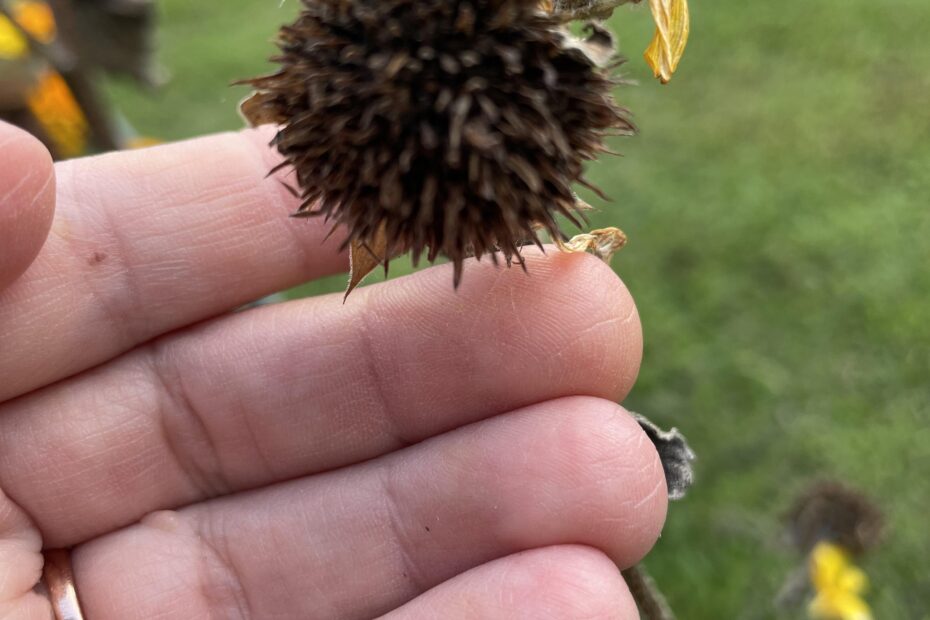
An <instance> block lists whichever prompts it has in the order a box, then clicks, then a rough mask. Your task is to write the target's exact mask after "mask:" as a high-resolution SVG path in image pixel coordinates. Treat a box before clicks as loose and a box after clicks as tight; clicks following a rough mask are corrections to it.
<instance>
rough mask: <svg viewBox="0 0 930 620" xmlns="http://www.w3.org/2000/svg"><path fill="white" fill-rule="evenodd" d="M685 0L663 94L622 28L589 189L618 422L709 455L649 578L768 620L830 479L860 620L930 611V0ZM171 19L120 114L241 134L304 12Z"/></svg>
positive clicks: (726, 614) (253, 8) (637, 22)
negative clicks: (849, 550) (631, 118)
mask: <svg viewBox="0 0 930 620" xmlns="http://www.w3.org/2000/svg"><path fill="white" fill-rule="evenodd" d="M693 4H694V6H693V7H692V13H693V28H692V39H691V42H690V45H689V49H688V52H687V53H686V55H685V58H684V60H683V62H682V64H681V66H680V68H679V74H678V75H677V76H676V78H675V79H674V80H673V82H672V83H671V84H670V85H668V86H661V85H659V84H657V83H656V82H654V81H653V80H652V79H651V76H650V75H649V73H648V69H647V68H646V67H645V65H644V63H643V61H642V59H641V56H640V54H641V50H643V49H644V48H645V46H646V44H647V42H648V39H649V37H650V35H651V25H650V20H649V14H648V10H647V9H645V7H638V8H634V9H622V10H620V11H619V12H618V15H617V16H616V17H615V19H614V24H615V26H616V27H617V30H618V32H619V33H620V35H621V43H622V47H623V49H624V50H625V52H626V53H627V54H628V55H629V56H630V58H631V61H630V63H629V64H628V65H627V67H626V71H627V72H628V74H629V77H631V78H634V79H636V80H638V81H639V82H640V85H639V86H637V87H626V88H624V89H622V91H621V94H620V97H621V99H622V100H623V102H624V103H625V104H627V105H628V106H629V107H630V108H631V109H632V110H633V111H634V112H635V114H636V118H637V122H638V124H639V126H640V128H641V133H640V135H639V136H637V137H635V138H632V139H626V140H622V141H618V143H617V144H616V145H615V146H616V147H617V148H619V149H620V150H622V151H623V152H624V153H625V155H626V157H624V158H622V159H610V160H605V161H603V162H601V163H599V164H598V165H596V166H595V167H594V169H593V170H592V172H591V175H590V176H591V177H592V178H593V179H594V180H595V181H597V182H599V183H600V184H601V185H602V186H603V187H604V188H605V189H606V190H607V191H608V193H609V194H610V195H611V196H612V198H613V200H612V201H611V202H609V203H604V202H597V203H595V204H596V205H597V206H598V207H599V208H600V209H601V210H600V212H599V213H597V214H596V215H595V217H594V221H593V224H595V225H618V226H621V227H622V228H624V230H626V232H627V233H628V234H629V236H630V239H631V242H630V245H629V247H628V248H627V249H625V250H624V251H623V252H622V253H621V254H620V255H619V256H618V257H617V258H616V259H615V265H616V269H617V271H618V273H619V274H620V275H621V276H622V277H623V278H624V280H625V281H626V283H627V284H628V286H629V287H630V288H631V289H632V291H633V293H634V295H635V296H636V298H637V300H638V304H639V308H640V312H641V315H642V317H643V322H644V329H645V337H646V351H645V360H644V364H643V370H642V374H641V377H640V381H639V384H638V385H637V387H636V389H635V391H634V392H633V394H632V396H631V397H630V399H629V400H628V402H627V405H628V406H629V407H630V408H632V409H635V410H640V411H643V412H646V413H648V414H650V415H652V416H653V417H655V418H656V419H657V420H658V421H660V422H663V423H666V424H674V425H677V426H679V427H681V428H682V429H683V430H684V431H685V432H686V433H687V434H688V436H689V437H690V438H691V440H692V441H693V444H694V446H695V448H696V449H697V451H698V452H699V455H700V461H699V463H698V475H699V483H698V486H697V487H696V488H695V489H694V491H693V494H692V496H691V497H689V498H688V499H687V500H685V501H684V502H682V503H680V504H677V505H674V506H673V507H672V510H671V513H670V516H669V520H668V526H667V529H666V532H665V534H664V536H663V538H662V540H661V541H660V543H659V545H658V546H657V548H656V550H655V551H654V553H653V554H652V555H651V556H650V558H649V560H648V562H647V563H648V565H649V567H650V568H651V569H652V570H653V572H654V573H655V575H656V577H657V578H658V580H659V581H660V582H661V583H662V585H663V586H664V588H665V589H666V590H667V593H668V595H669V598H670V599H671V602H672V604H673V606H674V607H675V608H676V609H677V610H678V612H679V615H680V617H681V618H682V619H689V618H747V619H749V618H769V617H775V615H774V613H773V611H772V608H771V602H770V601H771V599H772V597H773V595H774V593H775V591H776V590H777V588H778V586H779V585H780V583H781V580H782V578H783V577H784V575H785V574H786V572H787V571H788V570H789V569H790V567H791V566H792V565H793V564H794V563H796V562H797V558H795V557H794V556H793V555H792V553H791V552H790V550H789V549H787V548H786V547H784V545H783V544H782V542H781V539H780V537H779V534H780V526H779V521H778V519H779V515H780V514H781V513H782V511H783V510H784V509H785V508H786V506H787V505H788V504H789V503H790V501H791V499H792V498H793V497H794V496H795V495H796V494H797V493H798V492H799V490H801V489H802V488H803V487H804V486H805V485H806V484H808V483H809V482H810V481H811V480H814V479H818V478H821V477H828V476H831V477H838V478H842V479H843V480H846V481H848V482H849V483H851V484H853V485H856V486H858V487H860V488H862V489H863V490H865V491H866V492H867V493H869V494H870V495H872V496H874V497H875V498H876V499H877V500H878V502H879V503H880V504H881V505H882V506H883V508H884V509H885V510H886V511H887V514H888V518H889V521H890V525H891V528H890V532H889V537H888V540H887V543H886V544H884V545H883V546H882V547H881V548H880V549H879V550H878V551H877V552H875V553H873V554H872V555H870V556H868V557H867V558H866V560H865V568H866V570H867V572H868V573H869V575H870V577H871V579H872V582H873V590H872V593H871V594H870V601H871V602H872V603H873V605H874V608H875V611H876V617H878V618H881V619H886V620H890V619H895V620H897V619H909V618H918V619H919V618H930V615H928V611H927V610H930V536H928V527H927V525H926V519H927V512H928V510H930V477H928V472H930V411H928V408H930V320H928V318H930V315H928V309H930V269H928V268H930V209H928V205H930V45H928V44H927V35H926V25H927V24H930V3H928V2H927V1H926V0H888V1H887V2H875V1H874V0H821V1H820V2H816V3H814V2H805V3H800V2H797V3H791V2H766V3H760V2H754V3H748V2H741V1H736V0H717V1H715V2H701V1H700V0H698V1H696V2H694V3H693ZM161 6H162V7H163V13H164V29H163V33H162V41H163V48H164V51H163V54H162V58H163V60H164V62H165V63H166V64H167V65H168V66H169V67H170V68H171V70H172V71H173V73H174V81H173V82H172V84H171V85H170V86H169V87H168V88H167V89H165V91H164V92H163V93H161V94H160V95H158V96H156V97H154V98H151V97H149V96H147V95H143V94H138V93H135V92H133V91H132V90H131V89H129V88H126V87H124V86H115V87H114V88H113V89H112V92H113V94H114V95H115V97H116V98H117V100H118V101H119V102H120V104H121V107H122V108H123V110H124V112H125V113H126V114H127V116H129V118H130V119H131V121H132V122H133V123H134V124H135V125H136V126H137V127H138V128H140V129H141V130H143V131H144V132H146V133H148V134H151V135H155V136H159V137H163V138H180V137H185V136H192V135H196V134H200V133H205V132H210V131H216V130H220V129H227V128H235V127H238V126H240V125H241V122H240V121H239V120H238V117H237V116H236V113H235V104H236V102H237V100H238V99H239V98H241V97H242V96H243V95H244V93H245V91H244V90H242V89H238V90H237V89H231V88H228V87H227V85H228V83H229V82H230V81H232V80H233V79H236V78H239V77H243V76H251V75H254V74H257V73H260V72H262V71H264V70H265V69H266V68H267V66H268V65H266V64H265V63H264V61H263V59H264V58H265V57H267V56H268V55H269V54H270V53H271V51H272V48H271V46H270V45H269V44H268V41H269V40H270V38H271V37H272V35H273V32H274V29H275V27H276V25H277V24H279V23H280V22H282V21H284V20H285V19H287V18H288V17H289V16H290V15H291V13H292V12H293V9H294V2H289V3H288V4H287V5H285V7H284V8H279V7H278V3H277V1H276V0H266V1H264V2H262V1H259V0H251V1H249V0H224V1H223V2H219V1H213V2H208V1H206V0H200V1H199V2H187V1H186V0H164V1H163V2H162V3H161ZM392 269H393V267H392ZM401 270H403V267H402V268H401ZM397 271H400V270H397ZM395 273H396V271H395ZM342 284H343V280H342V278H341V277H340V278H334V279H329V280H327V281H325V282H324V283H323V284H318V285H314V286H312V287H310V288H309V289H307V290H310V291H314V292H319V291H323V290H337V289H340V288H341V287H342Z"/></svg>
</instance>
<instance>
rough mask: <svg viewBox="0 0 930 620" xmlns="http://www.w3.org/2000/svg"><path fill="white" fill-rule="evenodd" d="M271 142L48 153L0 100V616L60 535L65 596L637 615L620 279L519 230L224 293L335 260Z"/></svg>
mask: <svg viewBox="0 0 930 620" xmlns="http://www.w3.org/2000/svg"><path fill="white" fill-rule="evenodd" d="M268 138H269V136H268V134H267V133H265V132H261V131H247V132H243V133H238V134H226V135H219V136H213V137H208V138H203V139H198V140H194V141H190V142H185V143H179V144H174V145H168V146H164V147H158V148H154V149H148V150H143V151H136V152H128V153H118V154H110V155H105V156H102V157H96V158H88V159H81V160H75V161H70V162H66V163H62V164H59V165H57V166H56V167H55V170H54V174H53V169H52V165H51V163H50V162H49V160H48V156H47V154H46V153H44V151H43V150H42V147H41V146H39V145H38V143H37V142H36V141H34V140H33V139H31V138H30V137H28V136H26V135H25V134H23V133H21V132H19V131H18V130H14V129H13V128H11V127H9V126H6V125H0V287H3V288H2V290H0V618H4V619H6V618H9V619H16V620H33V619H41V620H48V618H50V607H49V602H48V600H47V599H46V598H44V597H43V596H41V595H39V594H37V593H35V592H34V591H33V588H34V587H35V586H36V584H37V583H38V582H39V581H40V577H41V574H42V563H43V560H42V554H41V551H42V549H54V548H73V551H72V555H71V557H72V561H73V569H74V577H75V581H76V584H77V592H78V595H79V597H80V600H81V605H82V608H83V611H84V615H85V617H86V618H87V620H109V619H118V620H134V619H145V620H149V619H152V618H194V619H199V618H208V617H210V618H212V617H216V618H317V617H319V618H368V617H373V616H377V615H379V614H388V617H392V618H443V619H455V618H518V617H523V618H534V619H535V618H589V617H590V618H595V617H596V618H635V617H637V615H636V609H635V605H634V603H633V602H632V599H631V597H630V594H629V591H628V590H627V588H626V586H625V585H624V583H623V581H622V578H621V576H620V572H619V571H618V570H617V568H616V566H615V564H616V565H619V566H621V567H625V566H629V565H631V564H633V563H635V562H636V561H637V560H639V559H640V558H641V557H642V556H643V555H644V554H645V553H646V552H647V551H648V550H649V548H650V547H651V546H652V544H653V543H654V541H655V539H656V537H657V536H658V534H659V531H660V529H661V526H662V523H663V519H664V516H665V510H666V489H665V480H664V477H663V474H662V467H661V464H660V462H659V460H658V457H657V455H656V453H655V450H654V448H653V446H652V445H651V443H650V442H649V441H648V439H647V438H646V437H645V435H644V434H643V432H642V431H641V430H640V427H639V426H638V424H637V423H636V422H635V421H634V420H633V419H632V418H630V417H629V416H628V415H627V414H626V413H625V412H624V411H623V409H621V408H620V407H619V406H618V405H616V404H614V403H615V402H616V401H617V400H619V399H622V398H623V397H624V396H625V395H626V393H627V392H628V391H629V389H630V388H631V387H632V384H633V382H634V380H635V377H636V374H637V370H638V367H639V362H640V356H641V348H642V345H641V333H640V325H639V319H638V316H637V313H636V309H635V306H634V304H633V301H632V299H631V298H630V296H629V294H628V293H627V291H626V289H625V288H624V287H623V285H622V284H621V283H620V281H619V280H618V279H617V277H616V276H615V275H614V274H613V272H612V271H610V269H609V268H607V267H605V266H604V265H603V264H602V263H601V262H600V261H598V260H597V259H595V258H593V257H590V256H587V255H567V254H562V253H558V252H550V253H549V254H548V255H546V256H543V255H541V254H539V253H535V252H533V251H529V250H528V251H527V252H526V258H527V262H528V269H529V274H528V275H527V274H524V273H523V272H522V271H521V270H519V269H503V268H501V269H496V268H495V267H493V266H492V265H490V264H487V263H488V261H485V262H484V263H480V264H479V263H471V264H468V265H467V266H466V269H465V277H464V280H463V283H462V286H461V287H460V288H459V290H458V291H454V290H453V289H452V285H451V282H452V274H451V272H450V266H448V265H442V266H437V267H433V268H430V269H426V270H423V271H420V272H419V273H416V274H415V275H412V276H409V277H405V278H397V279H394V280H392V281H390V282H388V283H385V284H378V285H373V286H369V287H365V288H362V289H360V290H358V291H356V292H355V293H353V295H352V296H351V297H350V299H349V300H348V303H347V304H346V305H343V304H342V296H341V295H332V296H327V297H320V298H313V299H305V300H301V301H293V302H288V303H283V304H278V305H273V306H265V307H261V308H257V309H251V310H247V311H243V312H234V311H233V310H234V309H235V308H237V307H239V306H241V305H242V304H244V303H246V302H249V301H251V300H254V299H258V298H260V297H262V296H265V295H267V294H269V293H272V292H274V291H278V290H282V289H285V288H288V287H291V286H293V285H296V284H298V283H300V282H302V281H305V280H307V279H313V278H318V277H320V276H323V275H326V274H331V273H336V272H339V271H343V270H345V269H346V259H345V256H344V255H341V254H340V253H339V252H338V251H337V248H338V245H339V242H338V241H336V240H330V241H328V242H326V243H322V239H323V237H324V236H325V233H326V232H327V230H326V228H325V227H324V226H323V224H322V223H321V222H318V221H316V220H294V219H289V218H288V217H287V214H288V213H289V212H290V211H292V210H293V209H294V208H295V201H294V199H293V198H292V197H290V195H289V194H288V193H287V192H286V191H285V190H284V188H282V187H281V186H280V184H279V183H277V182H276V181H275V180H274V179H266V178H265V175H266V172H267V170H269V169H270V168H271V167H272V166H273V165H274V163H275V155H274V153H273V152H272V151H271V150H270V149H268V148H267V146H266V144H267V141H268ZM55 177H57V186H58V187H57V200H56V196H55V194H56V192H55V190H54V185H55V180H54V178H55ZM56 202H57V208H56V206H55V203H56ZM53 210H54V211H55V215H54V222H52V212H53ZM50 225H51V232H50V234H47V233H48V230H49V226H50ZM33 259H34V260H33ZM23 272H24V273H23Z"/></svg>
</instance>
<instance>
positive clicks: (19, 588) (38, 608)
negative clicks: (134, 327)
mask: <svg viewBox="0 0 930 620" xmlns="http://www.w3.org/2000/svg"><path fill="white" fill-rule="evenodd" d="M41 550H42V539H41V538H39V532H38V531H37V530H36V529H35V528H34V527H32V524H31V523H30V522H29V519H28V518H27V517H26V515H25V514H24V513H23V511H22V510H20V509H19V508H18V507H17V506H16V505H15V504H13V502H11V501H10V499H9V498H8V497H7V496H6V495H4V493H3V490H2V489H0V618H15V619H16V620H48V618H49V617H51V608H50V607H49V604H48V601H46V600H44V599H42V598H41V597H40V596H39V595H38V594H36V593H34V592H33V591H32V589H33V587H34V586H35V585H36V584H37V583H39V578H40V577H41V576H42V554H41Z"/></svg>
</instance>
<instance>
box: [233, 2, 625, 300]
mask: <svg viewBox="0 0 930 620" xmlns="http://www.w3.org/2000/svg"><path fill="white" fill-rule="evenodd" d="M558 21H559V20H557V19H556V18H554V17H552V16H551V15H549V14H548V13H546V12H545V11H544V10H542V9H541V5H540V4H539V2H538V0H458V1H455V2H450V1H449V0H304V2H303V6H302V10H301V13H300V16H299V17H298V19H297V21H296V22H295V23H294V24H292V25H289V26H285V27H284V28H282V30H281V33H280V36H279V41H278V45H279V47H280V49H281V53H280V54H279V55H278V56H277V57H276V58H275V60H276V61H277V62H278V63H280V65H281V67H280V70H279V71H278V72H277V73H275V74H273V75H269V76H266V77H260V78H256V79H252V80H249V81H247V83H249V84H251V85H252V86H253V87H254V88H255V89H256V91H257V94H256V95H255V96H254V97H253V98H252V99H250V100H249V101H248V103H247V105H246V109H245V110H244V113H245V114H246V115H247V116H249V117H250V118H253V119H256V120H257V121H259V122H266V121H276V122H278V123H280V124H281V127H280V129H279V131H278V133H277V135H276V137H275V139H274V142H273V144H274V145H275V146H276V147H277V149H278V150H279V151H280V152H281V153H282V154H283V155H284V158H285V165H288V164H290V165H293V167H294V169H295V170H296V173H297V181H298V183H299V185H300V188H301V198H302V204H301V206H300V209H299V213H300V214H306V215H322V216H324V217H325V218H327V219H330V220H333V222H334V223H335V224H337V225H339V224H342V225H345V226H346V227H347V229H348V231H349V235H348V240H347V243H349V244H351V245H353V248H357V247H364V248H367V249H368V250H369V251H372V252H374V253H375V255H376V256H377V257H378V258H380V259H381V260H383V261H386V260H388V259H390V258H391V257H392V256H395V255H397V254H398V253H401V252H407V251H410V252H412V254H413V259H414V262H416V261H417V260H419V258H420V257H421V256H422V255H424V254H425V255H426V256H427V258H428V260H430V261H432V260H433V259H435V258H436V257H437V256H439V255H442V256H446V257H448V258H449V259H450V260H451V261H452V262H453V263H454V265H455V283H456V284H458V282H459V280H460V278H461V272H462V263H463V260H464V259H465V257H467V256H470V255H474V256H477V257H479V258H480V257H481V256H482V255H484V254H486V253H493V252H496V251H499V252H500V253H501V254H502V255H503V257H504V259H505V260H506V261H507V263H508V264H510V263H511V262H518V263H519V262H520V256H519V252H520V247H521V246H522V245H524V244H525V243H526V242H527V241H534V242H536V243H539V239H538V237H537V231H538V230H544V231H546V232H548V233H549V234H550V235H551V236H552V237H554V238H562V237H563V236H562V233H561V231H560V229H559V224H558V221H557V216H559V215H564V216H566V217H567V218H568V219H569V220H571V221H574V222H576V223H577V219H576V216H577V210H576V206H575V197H574V194H573V192H572V185H573V184H574V183H577V182H581V183H585V181H584V178H583V176H582V172H583V164H584V162H585V161H586V160H590V159H593V158H595V157H596V156H597V155H598V154H599V153H600V152H601V151H603V150H604V145H603V138H604V136H605V135H606V134H607V133H608V132H617V133H624V134H626V133H631V132H632V131H633V126H632V124H631V122H630V120H629V118H628V115H627V112H626V111H625V110H624V109H623V108H621V107H619V106H618V105H617V104H616V103H615V102H614V101H613V99H612V97H611V89H612V87H613V86H614V81H613V80H612V79H611V78H610V76H609V74H608V73H607V71H606V70H605V69H604V68H603V67H602V66H601V64H600V63H599V62H598V61H597V60H596V59H595V57H600V56H602V54H601V55H599V54H593V53H589V51H588V50H586V48H585V47H584V46H583V45H582V46H579V45H578V43H577V41H575V40H574V39H573V38H572V37H571V35H570V34H568V32H567V31H566V30H564V29H563V27H561V26H560V25H559V23H558ZM598 34H599V35H603V32H602V31H598ZM375 248H381V249H380V250H377V251H376V250H374V249H375ZM360 256H361V255H360ZM492 258H495V259H496V256H495V255H494V254H492ZM365 262H366V263H368V262H371V261H370V260H368V259H366V261H365ZM369 267H370V265H369ZM353 275H355V274H353ZM362 275H364V274H362ZM354 279H355V278H353V280H354Z"/></svg>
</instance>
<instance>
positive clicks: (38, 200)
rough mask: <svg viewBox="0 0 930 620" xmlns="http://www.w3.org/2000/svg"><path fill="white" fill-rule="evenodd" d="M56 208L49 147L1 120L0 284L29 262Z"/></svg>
mask: <svg viewBox="0 0 930 620" xmlns="http://www.w3.org/2000/svg"><path fill="white" fill-rule="evenodd" d="M54 212H55V172H54V166H53V164H52V157H51V155H50V154H49V152H48V149H46V148H45V146H43V145H42V143H41V142H39V140H37V139H36V138H34V137H33V136H31V135H29V134H28V133H26V132H25V131H23V130H21V129H19V128H17V127H14V126H12V125H8V124H6V123H2V122H0V289H2V288H3V287H5V286H6V285H8V284H9V283H10V282H12V281H13V280H15V279H16V278H18V277H19V276H20V275H21V274H22V273H23V272H24V271H26V269H27V268H28V267H29V265H31V264H32V262H33V260H35V257H36V256H37V255H38V253H39V250H41V249H42V245H43V244H44V243H45V239H46V237H47V236H48V233H49V230H50V229H51V225H52V217H53V216H54Z"/></svg>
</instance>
